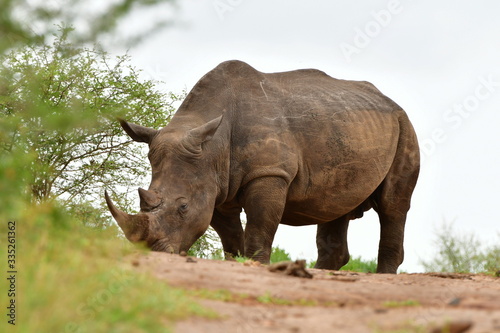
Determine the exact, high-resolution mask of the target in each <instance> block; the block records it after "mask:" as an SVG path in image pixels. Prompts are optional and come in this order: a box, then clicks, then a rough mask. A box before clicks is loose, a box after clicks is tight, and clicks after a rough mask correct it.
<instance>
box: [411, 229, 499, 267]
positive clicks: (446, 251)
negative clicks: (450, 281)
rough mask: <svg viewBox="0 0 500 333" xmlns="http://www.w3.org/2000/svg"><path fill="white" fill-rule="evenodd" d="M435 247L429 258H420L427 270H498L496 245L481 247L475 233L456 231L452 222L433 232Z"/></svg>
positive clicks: (497, 247) (497, 248)
mask: <svg viewBox="0 0 500 333" xmlns="http://www.w3.org/2000/svg"><path fill="white" fill-rule="evenodd" d="M497 244H498V243H497ZM435 246H436V248H437V254H436V255H435V256H433V258H432V259H430V260H420V263H421V264H422V266H424V269H425V271H427V272H455V273H489V274H495V273H496V272H497V271H499V270H500V246H499V245H494V246H484V244H482V242H481V241H480V240H479V239H478V238H477V236H476V235H475V234H473V233H469V234H459V233H457V231H456V230H453V226H452V225H451V224H445V225H443V226H442V228H441V230H438V231H437V232H436V239H435Z"/></svg>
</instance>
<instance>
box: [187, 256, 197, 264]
mask: <svg viewBox="0 0 500 333" xmlns="http://www.w3.org/2000/svg"><path fill="white" fill-rule="evenodd" d="M186 262H192V263H196V260H194V259H193V258H191V257H187V258H186Z"/></svg>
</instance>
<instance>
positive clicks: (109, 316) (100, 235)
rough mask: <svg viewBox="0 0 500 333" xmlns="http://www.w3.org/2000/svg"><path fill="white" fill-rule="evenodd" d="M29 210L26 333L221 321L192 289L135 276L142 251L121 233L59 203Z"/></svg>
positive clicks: (21, 228)
mask: <svg viewBox="0 0 500 333" xmlns="http://www.w3.org/2000/svg"><path fill="white" fill-rule="evenodd" d="M20 206H21V205H20ZM23 208H24V209H23V210H22V211H20V212H18V214H17V219H16V220H17V267H16V268H17V270H18V271H19V274H18V275H17V278H18V280H17V292H18V294H17V300H18V302H17V306H18V309H17V313H18V318H17V322H16V326H17V327H18V329H19V331H20V332H111V331H113V332H120V331H127V332H160V331H164V330H165V326H167V327H168V326H170V325H171V324H172V323H173V322H175V321H177V320H181V319H183V318H187V317H189V316H193V315H196V316H204V317H214V316H215V314H214V313H213V312H211V311H208V310H205V309H204V308H202V307H201V306H199V305H198V304H197V303H195V302H194V301H193V300H192V299H191V298H190V297H189V295H188V294H187V293H186V292H185V291H184V290H181V289H176V288H172V287H169V286H168V285H166V284H165V283H164V282H161V281H159V280H157V279H155V278H154V277H151V276H148V275H144V274H140V273H137V272H136V271H134V270H132V266H131V264H130V261H131V260H130V259H127V256H128V255H130V254H131V253H132V252H137V249H136V248H135V247H134V246H133V245H132V244H130V243H129V242H128V241H126V240H124V239H122V238H119V237H116V235H117V233H118V230H117V229H116V228H115V227H110V228H107V229H106V230H102V229H90V228H87V227H85V226H83V225H81V224H80V223H77V222H76V221H74V220H73V218H72V217H71V216H69V215H68V214H67V213H66V210H65V209H62V208H60V207H56V206H54V205H53V204H52V203H41V204H36V205H24V207H23ZM5 232H6V228H2V230H1V231H0V237H2V239H6V234H5ZM124 258H125V259H124ZM6 282H7V280H6V279H1V281H0V288H1V290H8V288H7V286H6ZM27 313H29V318H27V317H26V316H24V315H23V314H27Z"/></svg>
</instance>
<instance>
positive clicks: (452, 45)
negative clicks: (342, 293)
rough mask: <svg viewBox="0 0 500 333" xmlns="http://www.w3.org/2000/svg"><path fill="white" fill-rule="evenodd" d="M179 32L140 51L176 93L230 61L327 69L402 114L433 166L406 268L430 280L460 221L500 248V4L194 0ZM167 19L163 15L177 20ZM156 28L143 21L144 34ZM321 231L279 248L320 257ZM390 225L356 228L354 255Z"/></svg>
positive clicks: (425, 171)
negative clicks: (448, 225)
mask: <svg viewBox="0 0 500 333" xmlns="http://www.w3.org/2000/svg"><path fill="white" fill-rule="evenodd" d="M179 4H180V9H179V11H178V12H177V13H176V14H175V17H176V22H177V24H176V25H174V26H172V27H170V28H168V29H166V30H164V31H163V32H161V33H158V34H157V35H155V36H153V37H152V38H150V39H147V41H146V42H144V43H142V44H140V45H138V46H135V47H133V48H132V49H130V50H129V53H130V54H131V55H132V60H133V62H134V64H135V65H136V66H137V67H138V68H141V69H143V70H144V72H145V75H146V76H148V77H149V78H153V79H157V80H162V81H164V82H165V85H164V86H163V87H164V88H165V89H167V90H171V91H174V92H179V91H181V90H182V89H184V88H187V89H188V90H189V89H191V88H192V86H193V85H194V84H195V83H196V81H197V80H198V79H199V78H201V76H203V75H204V74H205V73H206V72H208V71H209V70H211V69H212V68H214V67H215V66H216V65H217V64H219V63H220V62H222V61H225V60H230V59H239V60H243V61H245V62H247V63H249V64H250V65H252V66H253V67H255V68H256V69H258V70H260V71H264V72H277V71H285V70H293V69H299V68H317V69H320V70H323V71H325V72H326V73H328V74H329V75H331V76H333V77H335V78H341V79H354V80H367V81H370V82H372V83H373V84H375V85H376V86H377V87H378V88H379V89H380V90H382V92H383V93H385V94H386V95H387V96H389V97H390V98H392V99H393V100H394V101H396V102H397V103H398V104H399V105H401V106H402V107H403V108H404V109H405V110H406V112H407V113H408V115H409V117H410V119H411V121H412V123H413V125H414V127H415V129H416V132H417V135H418V137H419V141H420V145H421V150H422V155H423V162H422V169H421V173H420V178H419V182H418V183H417V188H416V190H415V193H414V196H413V200H412V209H411V210H410V213H409V216H408V220H407V228H406V240H405V252H406V258H405V262H404V263H403V265H402V266H401V267H400V268H401V269H403V270H406V271H408V272H415V271H421V270H422V267H421V266H420V265H419V264H418V262H419V259H420V258H422V259H429V258H431V257H432V255H433V254H434V253H435V250H436V249H435V247H433V239H434V237H435V231H436V230H437V229H439V227H440V226H441V225H442V224H443V223H445V222H452V221H453V222H454V226H455V228H456V229H457V231H459V232H462V233H467V232H474V233H476V234H477V235H478V237H479V238H480V239H482V240H483V241H484V242H485V243H489V244H492V243H493V242H495V241H497V242H498V241H499V240H500V235H499V233H500V226H499V220H500V219H499V218H498V210H497V208H498V206H497V205H498V201H497V200H498V199H499V194H498V192H499V189H500V177H499V176H498V170H499V166H500V155H499V153H500V149H499V143H500V128H499V126H500V20H499V19H498V14H499V13H500V2H498V1H495V0H478V1H466V0H458V1H457V0H441V1H439V2H437V1H429V0H420V1H411V0H401V1H398V0H393V1H387V0H383V1H378V0H377V1H374V0H370V1H367V0H364V1H355V2H354V1H345V0H344V1H326V0H322V1H309V2H306V1H299V0H280V1H269V0H266V1H264V0H251V1H250V0H183V1H179ZM171 13H172V12H171V10H169V9H167V8H166V9H165V11H161V10H158V11H156V12H155V13H153V15H157V16H159V17H161V16H162V15H165V16H168V15H171ZM144 19H146V20H147V19H148V18H147V17H146V16H141V15H138V16H137V17H136V19H135V20H134V24H130V25H128V27H126V29H133V28H134V25H136V24H141V20H144ZM315 233H316V227H315V226H314V227H287V226H280V228H279V229H278V232H277V235H276V238H275V243H274V245H279V246H281V247H283V248H285V249H286V250H287V251H288V252H289V253H291V255H292V257H293V258H298V257H300V258H306V259H308V260H315V259H316V245H315ZM378 233H379V226H378V219H377V216H376V214H375V213H373V212H371V213H368V214H366V215H365V217H364V218H362V219H358V220H354V221H351V226H350V231H349V248H350V252H351V254H352V255H354V256H359V255H361V256H362V257H363V258H365V259H371V258H375V257H376V256H377V249H378V240H379V239H378Z"/></svg>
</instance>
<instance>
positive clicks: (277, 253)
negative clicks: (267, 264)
mask: <svg viewBox="0 0 500 333" xmlns="http://www.w3.org/2000/svg"><path fill="white" fill-rule="evenodd" d="M270 261H271V264H274V263H277V262H281V261H292V258H290V254H289V253H288V252H286V251H285V250H284V249H282V248H280V247H273V249H272V250H271V260H270Z"/></svg>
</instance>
